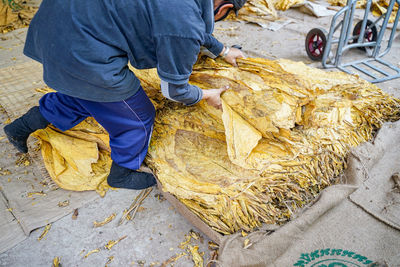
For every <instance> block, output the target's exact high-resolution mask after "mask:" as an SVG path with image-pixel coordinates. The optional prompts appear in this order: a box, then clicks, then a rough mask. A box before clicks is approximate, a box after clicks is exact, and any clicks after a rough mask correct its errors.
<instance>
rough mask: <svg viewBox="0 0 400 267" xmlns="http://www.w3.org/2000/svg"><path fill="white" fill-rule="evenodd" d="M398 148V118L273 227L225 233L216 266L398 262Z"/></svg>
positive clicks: (399, 188)
mask: <svg viewBox="0 0 400 267" xmlns="http://www.w3.org/2000/svg"><path fill="white" fill-rule="evenodd" d="M399 151H400V122H396V123H387V124H385V125H384V127H382V129H381V130H380V131H379V133H378V135H377V137H376V138H375V140H374V141H373V142H370V143H365V144H363V145H361V146H360V147H358V148H357V149H354V150H353V151H352V152H351V153H350V155H349V159H348V161H349V165H348V169H347V170H346V174H345V176H344V177H343V178H344V179H343V183H342V184H338V185H334V186H331V187H329V188H327V189H325V190H324V191H323V192H322V193H321V194H320V196H319V197H318V198H317V199H316V201H315V202H314V204H313V205H311V206H310V207H308V208H307V209H305V210H304V211H303V212H302V213H301V214H299V215H298V217H297V218H295V219H294V220H292V221H291V222H289V223H287V224H286V225H284V226H282V227H280V228H278V229H277V230H274V227H269V226H265V227H264V229H260V230H259V231H257V232H254V233H252V234H250V235H249V236H246V237H242V235H240V234H236V235H232V236H229V237H227V238H225V239H224V240H223V242H222V244H221V246H220V256H219V260H218V263H219V265H220V266H321V267H322V266H324V267H328V266H329V267H333V266H335V267H337V266H369V265H374V263H375V262H380V263H382V264H383V265H382V266H386V265H387V266H396V267H397V266H400V186H399V184H398V182H395V180H396V178H393V177H392V175H393V174H394V173H396V172H399V171H400V153H399ZM275 228H276V227H275ZM271 230H272V231H271ZM246 239H248V240H246ZM244 247H246V248H244ZM385 264H386V265H385ZM375 266H376V265H375Z"/></svg>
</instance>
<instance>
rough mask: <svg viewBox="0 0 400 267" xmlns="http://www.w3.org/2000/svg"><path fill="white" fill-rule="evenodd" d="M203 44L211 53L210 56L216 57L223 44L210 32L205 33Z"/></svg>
mask: <svg viewBox="0 0 400 267" xmlns="http://www.w3.org/2000/svg"><path fill="white" fill-rule="evenodd" d="M203 46H204V47H205V48H207V50H208V51H210V52H211V53H212V54H213V56H214V57H212V58H216V57H217V56H218V55H219V54H221V52H222V49H224V45H223V44H222V43H221V42H220V41H218V40H217V39H216V38H215V37H214V36H212V35H211V34H206V35H205V38H204V44H203Z"/></svg>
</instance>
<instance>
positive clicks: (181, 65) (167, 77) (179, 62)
mask: <svg viewBox="0 0 400 267" xmlns="http://www.w3.org/2000/svg"><path fill="white" fill-rule="evenodd" d="M156 42H157V44H156V45H157V46H156V54H157V73H158V76H159V77H160V79H161V89H162V93H163V95H164V96H165V97H167V98H169V99H171V100H173V101H177V102H181V103H184V104H186V105H194V104H196V103H197V102H199V101H200V100H201V98H202V97H203V93H202V90H201V89H200V88H198V87H197V86H193V85H190V84H188V82H189V77H190V75H191V73H192V69H193V65H194V63H196V61H197V56H198V54H199V52H200V45H201V44H200V41H198V40H196V39H195V38H185V37H181V36H175V35H162V36H158V37H156Z"/></svg>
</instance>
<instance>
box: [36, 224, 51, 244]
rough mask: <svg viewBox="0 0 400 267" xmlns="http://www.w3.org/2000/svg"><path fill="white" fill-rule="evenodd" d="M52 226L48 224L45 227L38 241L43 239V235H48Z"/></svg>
mask: <svg viewBox="0 0 400 267" xmlns="http://www.w3.org/2000/svg"><path fill="white" fill-rule="evenodd" d="M50 228H51V224H48V225H46V226H45V227H44V230H43V233H42V234H41V235H40V236H39V237H38V241H40V240H42V239H43V237H45V236H46V235H47V233H48V232H49V230H50Z"/></svg>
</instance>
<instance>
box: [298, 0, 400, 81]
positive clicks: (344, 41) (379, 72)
mask: <svg viewBox="0 0 400 267" xmlns="http://www.w3.org/2000/svg"><path fill="white" fill-rule="evenodd" d="M357 1H358V0H348V1H347V5H346V6H345V7H343V8H342V9H340V10H339V11H338V12H337V13H336V14H335V15H334V16H333V18H332V22H331V26H330V29H329V33H328V35H327V36H326V31H325V30H321V29H319V28H315V29H312V30H311V31H310V32H309V33H308V35H307V38H306V50H307V54H308V55H309V56H310V58H311V59H313V60H321V61H322V66H323V67H324V68H332V67H335V68H338V69H340V70H342V71H344V72H347V73H350V74H354V72H352V71H351V70H350V69H354V70H356V71H358V72H359V73H363V74H365V75H367V76H368V77H371V79H369V81H370V82H373V83H378V82H383V81H387V80H391V79H395V78H399V77H400V68H398V67H396V66H394V65H393V64H390V63H389V62H387V61H385V60H383V59H382V57H383V56H385V55H386V54H387V53H388V52H389V51H390V48H391V47H392V43H393V39H394V38H395V33H396V28H397V25H398V22H399V18H400V0H390V2H389V6H388V8H387V12H386V13H385V14H382V15H381V16H380V17H379V18H378V19H377V20H375V21H374V22H372V21H370V20H368V14H369V12H370V8H371V4H372V0H368V1H367V3H366V8H365V11H364V16H363V20H362V21H360V22H359V23H358V24H357V25H356V27H355V28H354V30H353V33H351V28H352V25H353V22H354V13H355V8H356V4H357ZM395 3H397V4H398V5H399V8H398V10H397V13H396V17H395V20H394V22H393V28H392V30H391V33H390V37H389V40H388V42H387V46H386V49H385V50H384V51H383V52H380V51H381V48H382V40H383V36H384V34H385V31H386V29H387V25H388V22H389V18H390V15H391V14H392V11H393V7H394V5H395ZM342 15H343V20H341V21H339V22H337V20H338V18H339V17H340V16H342ZM380 21H382V23H381V25H379V24H378V23H379V22H380ZM357 27H358V28H357ZM378 27H379V30H377V28H378ZM356 28H357V29H356ZM339 29H340V37H339V38H338V39H334V37H333V34H334V32H336V31H337V30H339ZM357 33H358V34H357ZM310 34H311V35H312V36H310ZM324 35H325V36H324ZM314 36H316V37H314ZM310 38H311V39H310ZM334 43H337V48H336V49H335V51H331V49H332V44H334ZM351 48H359V49H361V50H365V51H367V52H370V54H369V55H368V56H367V58H365V59H362V60H357V61H353V62H348V63H342V56H343V53H344V52H345V51H347V50H349V49H351ZM312 49H319V53H320V54H318V55H316V56H315V57H313V56H312V55H310V53H309V52H310V51H309V50H312ZM371 50H372V51H371ZM367 54H368V53H367ZM321 55H322V57H321ZM372 63H375V64H372ZM378 65H379V66H382V65H383V66H385V69H386V70H387V69H390V72H391V73H389V72H388V71H386V70H384V69H382V68H380V67H378ZM393 73H394V74H393Z"/></svg>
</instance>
